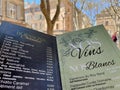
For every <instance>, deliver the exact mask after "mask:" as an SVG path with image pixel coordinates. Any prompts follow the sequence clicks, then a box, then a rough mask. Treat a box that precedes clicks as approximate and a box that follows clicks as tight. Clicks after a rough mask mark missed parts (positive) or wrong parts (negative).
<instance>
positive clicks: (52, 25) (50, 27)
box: [47, 21, 54, 35]
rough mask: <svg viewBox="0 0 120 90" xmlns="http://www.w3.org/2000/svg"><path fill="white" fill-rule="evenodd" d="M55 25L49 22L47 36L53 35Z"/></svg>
mask: <svg viewBox="0 0 120 90" xmlns="http://www.w3.org/2000/svg"><path fill="white" fill-rule="evenodd" d="M53 28H54V24H52V22H51V21H49V22H47V34H49V35H53Z"/></svg>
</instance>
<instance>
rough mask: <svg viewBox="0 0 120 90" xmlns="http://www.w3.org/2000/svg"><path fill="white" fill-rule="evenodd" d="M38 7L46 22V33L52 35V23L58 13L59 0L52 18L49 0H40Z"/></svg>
mask: <svg viewBox="0 0 120 90" xmlns="http://www.w3.org/2000/svg"><path fill="white" fill-rule="evenodd" d="M40 8H41V11H42V13H43V15H44V16H45V19H46V22H47V34H50V35H53V28H54V25H55V22H56V20H57V18H58V16H59V14H60V0H58V4H57V6H56V12H55V15H54V17H53V19H51V16H50V0H41V4H40Z"/></svg>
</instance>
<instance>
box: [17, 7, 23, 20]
mask: <svg viewBox="0 0 120 90" xmlns="http://www.w3.org/2000/svg"><path fill="white" fill-rule="evenodd" d="M17 19H18V20H21V19H22V16H21V6H20V5H17Z"/></svg>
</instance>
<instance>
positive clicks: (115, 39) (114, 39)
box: [112, 32, 117, 43]
mask: <svg viewBox="0 0 120 90" xmlns="http://www.w3.org/2000/svg"><path fill="white" fill-rule="evenodd" d="M112 40H113V42H115V43H116V42H117V32H115V33H114V34H113V35H112Z"/></svg>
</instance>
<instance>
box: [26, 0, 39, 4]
mask: <svg viewBox="0 0 120 90" xmlns="http://www.w3.org/2000/svg"><path fill="white" fill-rule="evenodd" d="M24 2H29V3H32V2H35V3H37V4H39V3H40V0H24Z"/></svg>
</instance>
